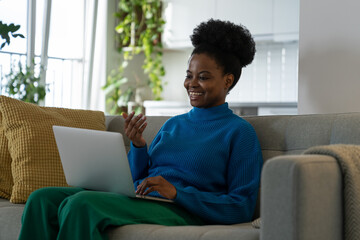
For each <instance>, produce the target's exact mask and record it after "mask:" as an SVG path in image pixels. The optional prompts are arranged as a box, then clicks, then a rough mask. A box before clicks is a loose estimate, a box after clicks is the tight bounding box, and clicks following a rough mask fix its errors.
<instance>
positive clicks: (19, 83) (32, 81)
mask: <svg viewBox="0 0 360 240" xmlns="http://www.w3.org/2000/svg"><path fill="white" fill-rule="evenodd" d="M5 78H6V79H7V85H6V86H5V92H6V93H7V94H9V96H13V97H15V98H17V99H19V100H21V101H24V102H29V103H35V104H39V102H40V101H41V100H43V99H45V95H46V88H45V86H43V85H40V76H35V74H34V71H32V70H31V69H30V68H29V67H25V69H24V68H23V67H22V65H21V62H19V63H18V69H17V70H14V67H13V68H11V70H10V73H9V74H8V75H6V76H5Z"/></svg>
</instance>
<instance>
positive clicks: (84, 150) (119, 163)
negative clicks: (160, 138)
mask: <svg viewBox="0 0 360 240" xmlns="http://www.w3.org/2000/svg"><path fill="white" fill-rule="evenodd" d="M53 131H54V135H55V140H56V144H57V147H58V150H59V154H60V158H61V163H62V166H63V169H64V173H65V178H66V182H67V184H69V185H70V186H74V187H81V188H84V189H90V190H96V191H104V192H114V193H119V194H123V195H126V196H128V197H138V198H145V199H150V200H158V201H165V202H173V201H172V200H169V199H163V198H157V197H151V196H140V195H136V194H135V189H134V183H133V179H132V176H131V171H130V165H129V162H128V158H127V152H126V149H125V145H124V140H123V136H122V135H121V133H117V132H108V131H97V130H89V129H82V128H71V127H62V126H53Z"/></svg>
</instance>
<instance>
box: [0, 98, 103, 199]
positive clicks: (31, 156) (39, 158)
mask: <svg viewBox="0 0 360 240" xmlns="http://www.w3.org/2000/svg"><path fill="white" fill-rule="evenodd" d="M0 112H1V113H2V125H3V128H4V132H5V136H6V138H7V140H8V145H9V152H10V155H11V158H12V165H11V170H12V176H13V181H14V185H13V188H12V194H11V198H10V202H12V203H24V202H26V200H27V198H28V196H29V195H30V193H31V192H33V191H34V190H36V189H38V188H41V187H46V186H67V184H66V180H65V176H64V172H63V169H62V165H61V161H60V156H59V152H58V150H57V146H56V142H55V138H54V134H53V131H52V126H53V125H60V126H68V127H78V128H88V129H95V130H105V116H104V113H103V112H100V111H90V110H75V109H64V108H50V107H39V106H37V105H35V104H31V103H25V102H22V101H19V100H15V99H12V98H8V97H5V96H0Z"/></svg>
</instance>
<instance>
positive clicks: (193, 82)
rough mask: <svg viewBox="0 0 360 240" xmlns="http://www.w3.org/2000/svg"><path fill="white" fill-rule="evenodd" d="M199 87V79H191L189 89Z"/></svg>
mask: <svg viewBox="0 0 360 240" xmlns="http://www.w3.org/2000/svg"><path fill="white" fill-rule="evenodd" d="M197 86H199V81H198V78H197V77H194V78H192V79H190V82H189V87H190V88H194V87H197Z"/></svg>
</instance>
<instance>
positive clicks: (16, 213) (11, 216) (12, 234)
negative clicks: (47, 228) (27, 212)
mask: <svg viewBox="0 0 360 240" xmlns="http://www.w3.org/2000/svg"><path fill="white" fill-rule="evenodd" d="M24 207H25V204H13V203H11V202H9V200H6V199H2V198H0V216H1V217H0V239H8V240H11V239H18V236H19V233H20V229H21V216H22V212H23V210H24Z"/></svg>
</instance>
